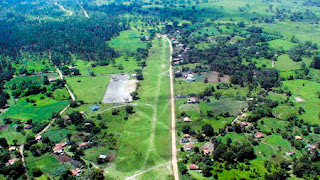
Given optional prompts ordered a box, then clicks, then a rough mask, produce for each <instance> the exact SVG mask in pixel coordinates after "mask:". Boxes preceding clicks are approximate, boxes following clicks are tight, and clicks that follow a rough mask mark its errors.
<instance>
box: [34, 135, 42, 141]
mask: <svg viewBox="0 0 320 180" xmlns="http://www.w3.org/2000/svg"><path fill="white" fill-rule="evenodd" d="M34 139H35V140H36V141H40V140H41V139H42V136H41V135H40V134H38V135H36V137H35V138H34Z"/></svg>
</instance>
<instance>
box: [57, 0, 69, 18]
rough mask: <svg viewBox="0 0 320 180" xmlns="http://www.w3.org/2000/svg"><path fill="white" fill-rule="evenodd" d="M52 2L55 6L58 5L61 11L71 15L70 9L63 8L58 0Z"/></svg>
mask: <svg viewBox="0 0 320 180" xmlns="http://www.w3.org/2000/svg"><path fill="white" fill-rule="evenodd" d="M54 4H55V5H57V6H59V8H60V9H61V10H62V11H64V12H66V13H68V14H69V16H72V14H73V12H72V11H69V10H67V9H65V8H64V7H63V6H62V5H60V4H58V2H55V3H54Z"/></svg>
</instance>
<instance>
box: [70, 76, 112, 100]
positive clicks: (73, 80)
mask: <svg viewBox="0 0 320 180" xmlns="http://www.w3.org/2000/svg"><path fill="white" fill-rule="evenodd" d="M65 79H66V81H67V83H68V85H69V87H70V88H71V90H72V91H73V93H74V94H75V95H76V96H77V99H79V100H83V101H84V102H86V103H97V102H99V101H101V99H102V98H103V95H104V93H105V91H106V88H107V85H108V82H109V80H110V76H96V77H91V76H73V77H66V78H65Z"/></svg>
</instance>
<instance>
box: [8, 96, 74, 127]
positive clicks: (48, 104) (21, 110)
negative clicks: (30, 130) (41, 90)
mask: <svg viewBox="0 0 320 180" xmlns="http://www.w3.org/2000/svg"><path fill="white" fill-rule="evenodd" d="M27 98H29V99H30V100H35V101H36V102H35V103H31V102H27ZM41 98H44V99H41ZM34 104H35V105H36V106H34ZM68 104H69V102H68V101H57V100H55V99H51V98H48V97H46V96H45V95H42V94H38V95H32V96H28V97H23V98H21V99H19V100H18V102H17V103H16V104H14V105H13V106H12V107H10V108H9V110H8V111H7V112H6V113H5V114H4V115H3V117H7V118H12V119H19V120H22V121H25V120H29V119H33V120H35V121H40V120H45V119H51V115H52V112H59V111H61V110H62V109H63V108H65V107H66V106H67V105H68Z"/></svg>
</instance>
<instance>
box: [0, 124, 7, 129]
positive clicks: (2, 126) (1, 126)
mask: <svg viewBox="0 0 320 180" xmlns="http://www.w3.org/2000/svg"><path fill="white" fill-rule="evenodd" d="M7 128H8V124H3V125H0V130H5V129H7Z"/></svg>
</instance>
